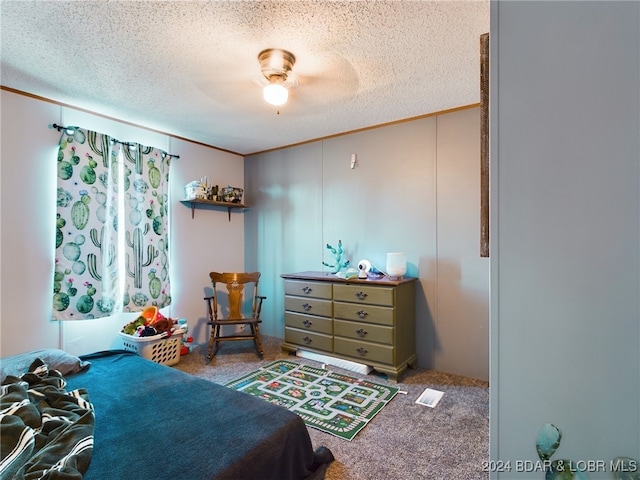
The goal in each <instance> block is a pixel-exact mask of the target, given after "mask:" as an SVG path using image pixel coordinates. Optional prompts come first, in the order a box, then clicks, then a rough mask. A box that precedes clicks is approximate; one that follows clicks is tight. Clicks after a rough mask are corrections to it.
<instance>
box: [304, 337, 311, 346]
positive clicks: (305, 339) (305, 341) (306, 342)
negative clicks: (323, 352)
mask: <svg viewBox="0 0 640 480" xmlns="http://www.w3.org/2000/svg"><path fill="white" fill-rule="evenodd" d="M302 341H303V342H304V344H305V345H309V344H310V343H311V342H312V341H313V340H311V339H310V338H309V337H304V338H303V339H302Z"/></svg>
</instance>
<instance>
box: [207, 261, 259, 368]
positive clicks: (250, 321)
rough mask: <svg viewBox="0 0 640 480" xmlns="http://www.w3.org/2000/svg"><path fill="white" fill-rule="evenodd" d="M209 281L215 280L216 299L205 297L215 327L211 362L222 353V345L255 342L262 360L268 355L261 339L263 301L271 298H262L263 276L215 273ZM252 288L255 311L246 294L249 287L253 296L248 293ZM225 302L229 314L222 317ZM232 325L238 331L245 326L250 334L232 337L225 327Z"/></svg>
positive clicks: (214, 297) (210, 352)
mask: <svg viewBox="0 0 640 480" xmlns="http://www.w3.org/2000/svg"><path fill="white" fill-rule="evenodd" d="M209 277H211V284H212V285H213V296H212V297H205V301H206V302H207V310H208V315H209V322H208V325H211V336H210V338H209V352H208V354H207V359H208V360H211V358H212V357H213V356H214V355H215V354H216V353H217V352H218V349H219V347H220V342H223V341H228V340H249V339H253V343H254V345H255V347H256V351H257V352H258V356H259V357H260V358H262V356H263V354H264V352H263V350H262V340H261V338H260V322H261V321H262V320H260V310H261V309H262V301H263V300H265V299H266V298H267V297H262V296H260V295H258V280H259V279H260V272H253V273H218V272H211V273H210V274H209ZM251 284H252V290H253V291H252V292H251V295H252V298H251V307H250V308H249V298H248V297H247V301H246V303H245V299H244V293H245V286H246V287H247V289H246V290H247V294H248V293H249V292H248V290H249V289H250V287H251ZM223 290H226V295H225V294H224V293H223ZM225 299H226V308H227V313H226V314H222V313H221V312H220V310H221V309H222V308H223V306H224V301H225ZM249 310H250V312H249ZM245 313H246V315H245ZM228 325H233V326H234V327H235V328H237V325H245V326H246V328H248V332H247V333H241V332H239V331H236V332H234V333H231V334H230V333H229V332H225V330H226V329H225V326H228ZM225 333H226V334H225Z"/></svg>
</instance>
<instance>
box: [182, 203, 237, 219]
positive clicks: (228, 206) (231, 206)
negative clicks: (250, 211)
mask: <svg viewBox="0 0 640 480" xmlns="http://www.w3.org/2000/svg"><path fill="white" fill-rule="evenodd" d="M180 203H183V204H185V205H191V218H194V216H195V210H196V205H209V206H212V207H221V208H226V209H227V213H228V214H229V221H231V210H233V209H234V208H242V209H245V208H248V207H247V206H246V205H244V204H242V203H230V202H218V201H215V200H205V199H203V198H197V199H193V200H180Z"/></svg>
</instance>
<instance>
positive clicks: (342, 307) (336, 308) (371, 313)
mask: <svg viewBox="0 0 640 480" xmlns="http://www.w3.org/2000/svg"><path fill="white" fill-rule="evenodd" d="M333 316H334V317H335V318H340V319H342V320H353V321H357V322H366V323H375V324H378V325H389V326H393V308H389V307H378V306H375V305H358V304H357V303H343V302H335V303H334V304H333Z"/></svg>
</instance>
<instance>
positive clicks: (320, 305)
mask: <svg viewBox="0 0 640 480" xmlns="http://www.w3.org/2000/svg"><path fill="white" fill-rule="evenodd" d="M284 309H285V310H286V311H288V312H298V313H306V314H308V315H319V316H322V317H330V316H331V314H332V313H333V307H332V303H331V300H319V299H317V298H301V297H291V296H289V295H287V296H286V297H284Z"/></svg>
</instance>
